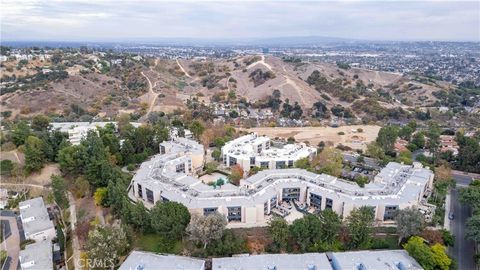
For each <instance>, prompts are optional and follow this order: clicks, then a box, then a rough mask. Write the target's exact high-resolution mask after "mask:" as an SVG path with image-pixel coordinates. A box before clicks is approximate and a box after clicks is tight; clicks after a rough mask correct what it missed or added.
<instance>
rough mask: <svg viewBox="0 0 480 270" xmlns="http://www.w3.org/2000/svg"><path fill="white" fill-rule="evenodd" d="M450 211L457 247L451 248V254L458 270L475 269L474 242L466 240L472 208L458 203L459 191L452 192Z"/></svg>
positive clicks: (451, 229) (452, 230) (451, 228)
mask: <svg viewBox="0 0 480 270" xmlns="http://www.w3.org/2000/svg"><path fill="white" fill-rule="evenodd" d="M450 211H452V212H453V213H454V215H455V218H454V219H453V220H451V221H450V231H451V232H452V233H453V235H455V246H454V247H453V248H449V252H450V254H451V255H452V256H453V257H454V258H455V259H456V260H457V263H458V269H465V270H469V269H475V263H474V259H473V256H474V254H475V253H474V242H473V241H471V240H467V239H465V222H466V220H467V218H468V217H469V216H470V213H471V211H470V207H468V206H465V205H462V204H460V202H459V201H458V189H453V190H452V191H451V205H450Z"/></svg>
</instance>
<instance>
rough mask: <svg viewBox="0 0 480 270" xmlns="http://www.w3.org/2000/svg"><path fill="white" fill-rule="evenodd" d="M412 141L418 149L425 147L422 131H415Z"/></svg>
mask: <svg viewBox="0 0 480 270" xmlns="http://www.w3.org/2000/svg"><path fill="white" fill-rule="evenodd" d="M412 143H413V144H415V145H416V146H417V148H419V149H423V148H424V147H425V136H424V135H423V133H422V132H417V133H415V134H414V135H413V138H412Z"/></svg>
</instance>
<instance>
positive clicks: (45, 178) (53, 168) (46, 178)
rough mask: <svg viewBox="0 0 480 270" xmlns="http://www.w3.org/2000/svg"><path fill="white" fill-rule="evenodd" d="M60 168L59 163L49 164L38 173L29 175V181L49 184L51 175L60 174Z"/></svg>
mask: <svg viewBox="0 0 480 270" xmlns="http://www.w3.org/2000/svg"><path fill="white" fill-rule="evenodd" d="M60 174H61V173H60V168H59V166H58V164H47V165H45V167H43V169H42V170H41V171H40V172H38V173H33V174H31V175H30V176H28V177H27V179H28V180H29V181H28V182H29V183H31V184H37V185H49V184H50V182H51V181H50V177H51V176H52V175H60Z"/></svg>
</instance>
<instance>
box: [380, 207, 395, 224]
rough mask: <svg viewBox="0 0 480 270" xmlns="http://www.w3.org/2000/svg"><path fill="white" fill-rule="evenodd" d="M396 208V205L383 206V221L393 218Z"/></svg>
mask: <svg viewBox="0 0 480 270" xmlns="http://www.w3.org/2000/svg"><path fill="white" fill-rule="evenodd" d="M397 210H398V205H387V206H385V213H384V214H383V221H388V220H393V219H394V218H395V214H396V212H397Z"/></svg>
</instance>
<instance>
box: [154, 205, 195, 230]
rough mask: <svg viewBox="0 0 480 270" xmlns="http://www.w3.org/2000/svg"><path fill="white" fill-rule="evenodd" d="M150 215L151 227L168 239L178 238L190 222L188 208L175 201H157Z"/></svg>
mask: <svg viewBox="0 0 480 270" xmlns="http://www.w3.org/2000/svg"><path fill="white" fill-rule="evenodd" d="M150 215H151V220H152V229H153V230H154V231H155V232H157V233H159V234H161V235H162V236H164V237H167V238H169V239H180V238H181V237H182V236H183V234H184V233H185V229H186V228H187V225H188V223H189V222H190V213H189V212H188V209H187V208H186V207H185V206H184V205H183V204H180V203H177V202H171V201H169V202H157V203H156V204H155V206H154V207H153V208H152V209H151V211H150Z"/></svg>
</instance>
